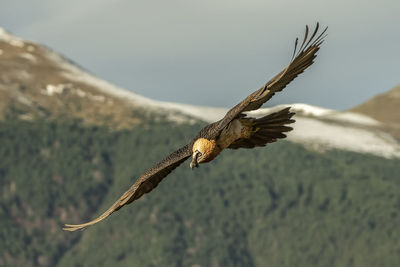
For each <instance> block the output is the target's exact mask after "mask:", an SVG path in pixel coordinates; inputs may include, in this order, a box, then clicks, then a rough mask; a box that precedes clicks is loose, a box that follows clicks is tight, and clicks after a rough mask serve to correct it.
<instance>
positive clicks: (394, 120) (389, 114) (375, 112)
mask: <svg viewBox="0 0 400 267" xmlns="http://www.w3.org/2000/svg"><path fill="white" fill-rule="evenodd" d="M351 111H353V112H357V113H360V114H364V115H367V116H369V117H371V118H374V119H376V120H377V121H379V122H381V123H382V124H383V127H384V129H385V130H387V131H388V132H390V133H391V134H392V135H393V136H395V137H396V138H397V139H400V85H398V86H396V87H394V88H393V89H392V90H390V91H389V92H386V93H384V94H380V95H377V96H375V97H373V98H371V99H370V100H368V101H367V102H365V103H362V104H361V105H359V106H356V107H354V108H353V109H351Z"/></svg>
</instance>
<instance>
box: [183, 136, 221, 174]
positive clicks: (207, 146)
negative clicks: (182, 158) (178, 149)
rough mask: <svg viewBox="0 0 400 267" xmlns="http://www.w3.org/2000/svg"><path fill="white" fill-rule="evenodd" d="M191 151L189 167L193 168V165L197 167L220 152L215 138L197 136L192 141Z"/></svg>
mask: <svg viewBox="0 0 400 267" xmlns="http://www.w3.org/2000/svg"><path fill="white" fill-rule="evenodd" d="M192 151H193V154H192V161H191V162H190V168H191V169H192V170H193V169H194V168H195V167H199V164H200V163H204V162H209V161H210V160H212V159H214V158H215V157H216V156H217V155H218V154H219V152H221V149H220V148H219V147H218V146H217V144H216V142H215V140H208V139H205V138H199V139H197V140H196V142H194V144H193V148H192Z"/></svg>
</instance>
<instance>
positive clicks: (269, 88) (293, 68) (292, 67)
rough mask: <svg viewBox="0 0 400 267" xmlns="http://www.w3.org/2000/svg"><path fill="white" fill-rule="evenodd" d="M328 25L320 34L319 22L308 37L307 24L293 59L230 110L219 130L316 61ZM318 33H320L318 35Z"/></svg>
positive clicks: (268, 97) (263, 101)
mask: <svg viewBox="0 0 400 267" xmlns="http://www.w3.org/2000/svg"><path fill="white" fill-rule="evenodd" d="M327 29H328V27H326V28H325V29H324V30H323V31H322V32H321V33H320V34H318V30H319V23H317V25H316V27H315V30H314V32H313V33H312V34H311V36H310V37H309V38H308V34H309V29H308V26H306V32H305V34H304V39H303V42H302V44H301V46H300V47H299V49H297V45H298V38H296V42H295V47H294V51H293V56H292V60H291V61H290V64H289V65H288V66H287V67H286V68H284V69H283V70H282V71H281V72H280V73H279V74H278V75H276V76H275V77H274V78H272V79H271V80H270V81H269V82H267V83H266V84H265V85H264V86H263V87H261V88H260V89H258V90H257V91H255V92H254V93H252V94H251V95H249V96H248V97H246V98H245V99H244V100H243V101H242V102H240V103H239V104H237V105H236V106H235V107H233V108H232V109H231V110H229V111H228V112H227V113H226V115H225V117H224V118H223V119H222V120H220V121H219V122H218V126H217V127H216V130H217V131H221V130H222V129H224V128H225V127H226V126H227V125H228V124H229V123H230V122H231V121H232V120H234V119H235V118H237V117H238V116H240V114H241V113H242V112H245V111H250V110H256V109H258V108H259V107H261V106H262V104H264V103H265V102H266V101H268V100H269V99H270V98H271V97H272V96H273V95H274V94H275V93H276V92H279V91H282V89H283V88H285V87H286V85H288V84H289V83H290V82H291V81H292V80H293V79H294V78H296V77H297V75H299V74H300V73H302V72H303V71H304V70H305V69H307V68H308V67H309V66H310V65H311V64H313V63H314V59H315V57H316V53H317V51H318V50H319V47H320V45H321V44H322V42H323V41H324V40H323V39H324V37H325V36H326V35H324V34H325V32H326V30H327ZM317 34H318V35H317Z"/></svg>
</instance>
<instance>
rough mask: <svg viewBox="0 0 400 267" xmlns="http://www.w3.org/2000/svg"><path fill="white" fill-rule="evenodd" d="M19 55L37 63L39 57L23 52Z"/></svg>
mask: <svg viewBox="0 0 400 267" xmlns="http://www.w3.org/2000/svg"><path fill="white" fill-rule="evenodd" d="M19 56H20V57H22V58H25V59H27V60H29V61H31V62H32V63H36V62H37V58H36V57H35V56H34V55H32V54H30V53H21V54H19Z"/></svg>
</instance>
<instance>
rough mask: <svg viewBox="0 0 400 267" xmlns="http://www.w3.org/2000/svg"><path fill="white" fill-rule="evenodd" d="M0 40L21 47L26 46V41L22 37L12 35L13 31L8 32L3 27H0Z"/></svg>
mask: <svg viewBox="0 0 400 267" xmlns="http://www.w3.org/2000/svg"><path fill="white" fill-rule="evenodd" d="M0 40H1V41H4V42H7V43H9V44H10V45H12V46H16V47H19V48H22V47H24V45H25V43H24V41H23V40H22V39H21V38H18V37H17V36H14V35H12V34H11V33H9V32H7V31H6V30H4V29H3V28H0Z"/></svg>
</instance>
